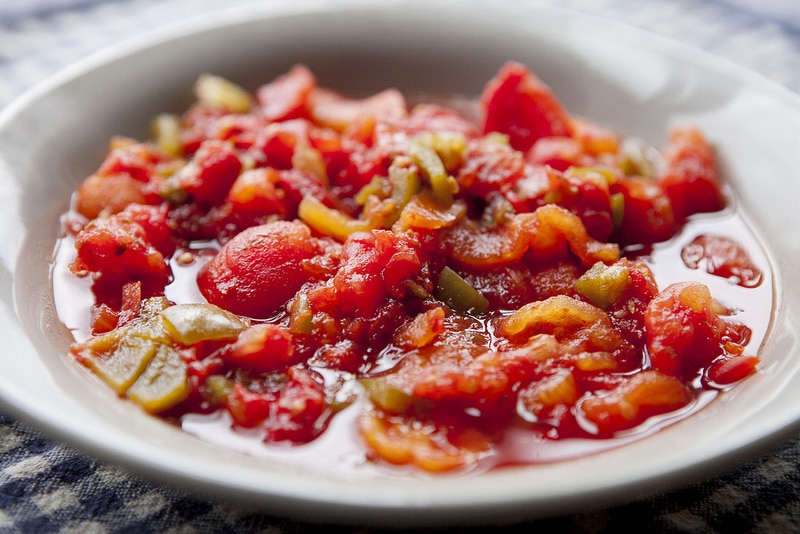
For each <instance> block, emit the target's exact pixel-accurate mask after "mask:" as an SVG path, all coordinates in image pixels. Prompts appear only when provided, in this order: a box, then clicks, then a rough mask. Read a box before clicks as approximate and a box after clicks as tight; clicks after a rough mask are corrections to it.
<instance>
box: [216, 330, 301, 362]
mask: <svg viewBox="0 0 800 534" xmlns="http://www.w3.org/2000/svg"><path fill="white" fill-rule="evenodd" d="M293 355H294V344H293V343H292V335H291V334H290V333H289V331H288V330H286V329H285V328H283V327H280V326H278V325H275V324H271V323H266V324H257V325H253V326H251V327H250V328H247V329H245V330H243V331H242V332H241V333H240V334H239V337H238V338H237V339H236V341H235V342H234V343H233V344H231V345H229V346H228V347H227V348H226V350H224V351H223V352H222V354H221V355H220V357H221V358H222V359H223V360H224V361H225V362H226V363H228V364H229V365H232V366H233V367H234V368H239V367H241V368H244V369H251V370H253V371H255V372H257V373H266V372H272V371H278V370H283V369H285V368H286V366H287V365H288V363H289V362H290V361H291V359H292V356H293Z"/></svg>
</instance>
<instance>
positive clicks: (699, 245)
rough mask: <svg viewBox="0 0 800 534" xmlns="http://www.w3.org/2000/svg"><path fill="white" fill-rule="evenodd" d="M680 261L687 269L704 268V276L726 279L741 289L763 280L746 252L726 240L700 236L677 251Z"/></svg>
mask: <svg viewBox="0 0 800 534" xmlns="http://www.w3.org/2000/svg"><path fill="white" fill-rule="evenodd" d="M681 259H682V260H683V263H684V264H685V265H686V266H687V267H689V268H690V269H698V268H700V267H703V268H705V270H706V272H707V273H708V274H713V275H714V276H719V277H722V278H726V279H728V280H731V281H733V282H736V284H737V285H740V286H742V287H757V286H758V285H759V284H761V281H762V280H763V275H762V273H761V269H759V268H758V267H757V266H756V265H755V263H753V260H752V259H750V256H749V254H748V253H747V251H746V250H745V249H744V248H743V247H742V246H741V245H740V244H739V243H737V242H736V241H734V240H733V239H731V238H729V237H724V236H718V235H701V236H697V237H696V238H695V239H693V240H692V242H691V243H689V244H688V245H686V246H685V247H684V248H683V250H681Z"/></svg>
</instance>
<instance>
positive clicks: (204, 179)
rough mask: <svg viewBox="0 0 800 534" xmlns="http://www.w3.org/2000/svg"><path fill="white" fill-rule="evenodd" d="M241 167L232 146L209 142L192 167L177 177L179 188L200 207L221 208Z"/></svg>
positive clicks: (211, 140) (219, 142)
mask: <svg viewBox="0 0 800 534" xmlns="http://www.w3.org/2000/svg"><path fill="white" fill-rule="evenodd" d="M241 170H242V163H241V161H239V157H238V155H237V154H236V151H235V149H234V147H233V145H232V144H230V143H228V142H226V141H219V140H216V139H210V140H207V141H204V142H203V144H202V145H200V148H199V149H198V150H197V152H196V153H195V155H194V161H193V164H191V165H187V166H186V167H184V168H183V169H182V170H181V172H179V173H178V175H177V181H178V185H179V187H180V188H181V189H182V190H183V191H184V192H186V193H187V194H188V195H190V196H191V197H192V198H193V199H194V201H195V202H197V203H198V204H201V205H206V206H214V205H218V204H221V203H222V201H223V200H224V199H225V196H226V195H227V193H228V190H229V189H230V188H231V185H233V183H234V182H235V181H236V177H237V176H239V172H240V171H241Z"/></svg>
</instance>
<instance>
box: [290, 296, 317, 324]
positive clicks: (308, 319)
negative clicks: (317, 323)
mask: <svg viewBox="0 0 800 534" xmlns="http://www.w3.org/2000/svg"><path fill="white" fill-rule="evenodd" d="M313 318H314V313H313V311H312V310H311V303H310V301H309V300H308V295H306V294H305V293H302V292H301V293H298V294H297V296H296V297H295V298H294V300H292V302H291V303H290V304H289V332H291V333H292V334H310V333H311V330H312V328H313V323H312V320H313Z"/></svg>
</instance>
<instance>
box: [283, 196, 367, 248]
mask: <svg viewBox="0 0 800 534" xmlns="http://www.w3.org/2000/svg"><path fill="white" fill-rule="evenodd" d="M298 216H299V217H300V220H302V221H303V222H304V223H306V224H307V225H309V226H310V227H311V228H313V229H314V230H316V231H317V232H319V233H321V234H323V235H327V236H331V237H333V238H334V239H337V240H339V241H344V240H345V239H347V236H349V235H350V234H352V233H354V232H366V231H369V230H372V227H371V226H370V223H369V222H368V221H362V220H361V219H354V218H352V217H350V216H349V215H347V214H346V213H342V212H341V211H339V210H337V209H333V208H329V207H328V206H326V205H325V204H323V203H322V202H321V201H320V200H318V199H317V198H315V197H313V196H311V195H308V196H305V197H303V200H301V201H300V206H299V207H298Z"/></svg>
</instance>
